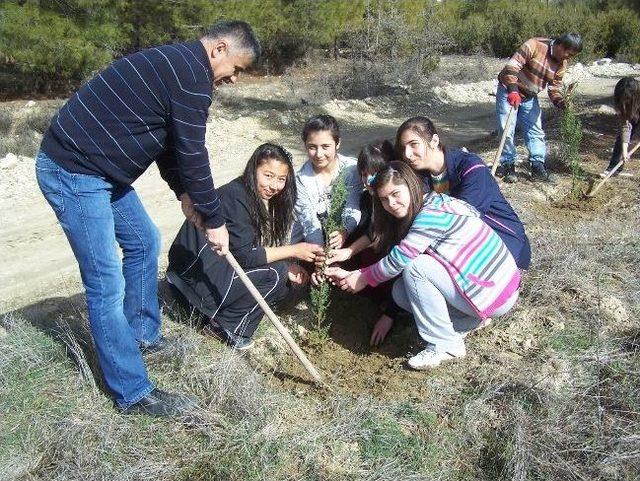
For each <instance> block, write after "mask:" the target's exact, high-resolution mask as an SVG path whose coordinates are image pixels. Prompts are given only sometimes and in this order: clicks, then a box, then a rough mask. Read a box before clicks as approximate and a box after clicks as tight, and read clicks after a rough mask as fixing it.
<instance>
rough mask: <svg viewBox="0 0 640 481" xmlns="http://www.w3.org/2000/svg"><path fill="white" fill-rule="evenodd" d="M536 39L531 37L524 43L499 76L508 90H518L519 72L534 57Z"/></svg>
mask: <svg viewBox="0 0 640 481" xmlns="http://www.w3.org/2000/svg"><path fill="white" fill-rule="evenodd" d="M533 51H534V40H533V39H529V40H527V41H526V42H525V43H523V44H522V45H521V46H520V48H519V49H518V50H517V51H516V53H514V54H513V55H512V56H511V58H510V59H509V61H508V62H507V64H506V65H505V66H504V68H503V69H502V71H501V72H500V74H499V75H498V78H499V79H500V82H502V83H503V84H504V86H505V87H506V88H507V92H517V91H518V73H520V70H522V68H523V67H524V66H525V65H526V64H527V62H528V61H529V60H531V58H533Z"/></svg>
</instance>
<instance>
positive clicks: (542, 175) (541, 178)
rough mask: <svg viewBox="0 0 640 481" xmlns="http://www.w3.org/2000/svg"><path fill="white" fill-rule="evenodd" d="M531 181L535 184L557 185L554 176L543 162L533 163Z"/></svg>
mask: <svg viewBox="0 0 640 481" xmlns="http://www.w3.org/2000/svg"><path fill="white" fill-rule="evenodd" d="M531 180H532V181H533V182H547V183H549V184H555V183H556V182H555V179H554V178H553V176H552V175H551V174H550V173H549V172H547V169H545V167H544V163H543V162H531Z"/></svg>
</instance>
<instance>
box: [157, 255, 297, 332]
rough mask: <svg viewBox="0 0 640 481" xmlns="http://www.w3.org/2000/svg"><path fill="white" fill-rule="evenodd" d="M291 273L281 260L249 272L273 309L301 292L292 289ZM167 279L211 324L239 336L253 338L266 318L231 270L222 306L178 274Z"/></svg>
mask: <svg viewBox="0 0 640 481" xmlns="http://www.w3.org/2000/svg"><path fill="white" fill-rule="evenodd" d="M287 271H288V263H287V262H283V261H280V262H273V263H271V264H268V265H265V266H260V267H256V268H251V269H247V270H245V273H246V274H247V276H248V277H249V279H250V280H251V282H252V283H253V285H254V286H255V287H256V289H257V290H258V292H259V293H260V294H261V295H262V297H264V299H265V300H266V301H267V304H269V307H272V308H273V307H275V306H276V305H277V304H281V303H283V302H284V301H285V299H289V298H291V297H292V296H294V295H295V293H296V292H297V291H298V289H296V288H293V287H291V284H290V283H289V278H288V276H287ZM167 279H168V281H169V283H170V284H171V285H173V287H174V288H176V289H177V290H178V291H179V292H180V293H181V294H182V295H183V296H184V297H185V298H186V300H187V302H188V303H189V305H190V306H191V307H193V308H195V309H196V310H197V311H199V312H201V313H202V314H203V315H204V316H205V317H206V319H208V320H209V321H210V322H211V321H214V322H216V323H217V324H219V325H220V326H221V327H223V328H225V329H226V330H227V331H229V332H232V333H233V334H236V335H238V336H244V337H251V336H253V333H254V332H255V331H256V329H257V328H258V325H259V324H260V320H261V319H262V316H263V315H264V312H263V310H262V308H261V307H260V306H259V305H258V302H257V301H256V300H255V299H254V298H253V296H252V295H251V293H250V292H249V290H248V289H247V288H246V287H245V285H244V283H243V282H242V280H241V279H240V278H239V277H238V276H237V275H236V273H235V272H234V271H233V270H232V269H231V268H229V270H228V275H227V279H228V280H227V281H225V284H224V286H221V288H220V292H221V295H222V299H221V300H220V302H219V304H218V305H213V304H211V303H209V302H208V299H207V298H204V297H203V296H201V295H199V294H198V293H197V292H196V291H195V290H194V289H193V288H192V287H191V286H190V285H189V284H188V283H186V282H185V281H184V280H183V279H181V278H180V277H179V276H178V275H176V274H175V273H173V272H167Z"/></svg>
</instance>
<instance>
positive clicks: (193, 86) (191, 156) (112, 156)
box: [41, 41, 224, 227]
mask: <svg viewBox="0 0 640 481" xmlns="http://www.w3.org/2000/svg"><path fill="white" fill-rule="evenodd" d="M212 91H213V72H212V70H211V65H210V63H209V59H208V58H207V54H206V51H205V49H204V47H203V45H202V43H200V41H193V42H187V43H181V44H173V45H163V46H161V47H156V48H150V49H147V50H143V51H141V52H137V53H134V54H132V55H129V56H127V57H124V58H122V59H119V60H117V61H115V62H114V63H112V64H111V65H110V66H109V67H107V68H106V69H105V70H104V71H102V72H100V73H99V74H98V75H96V76H95V77H94V78H93V79H91V80H90V81H89V82H88V83H87V84H86V85H84V87H82V88H81V89H80V90H79V91H78V92H76V94H74V95H73V96H72V97H71V98H70V99H69V100H68V101H67V103H66V104H65V105H64V106H63V107H62V108H61V109H60V111H59V112H58V113H57V114H56V116H55V117H54V118H53V119H52V121H51V125H50V127H49V130H48V131H47V132H46V134H45V136H44V139H43V141H42V146H41V149H42V150H43V151H44V152H45V153H46V154H47V155H49V157H51V158H52V159H53V160H54V161H55V162H57V163H58V164H59V165H61V166H62V167H63V168H65V169H66V170H69V171H70V172H77V173H83V174H90V175H99V176H102V177H106V178H107V179H110V180H112V181H114V182H117V183H121V184H131V183H133V182H134V181H135V180H136V179H137V178H138V177H139V176H140V175H141V174H142V173H143V172H144V171H145V170H146V169H147V168H148V167H149V166H150V165H151V163H153V162H156V163H157V164H158V167H159V169H160V173H161V174H162V177H163V178H164V179H165V180H166V181H167V183H168V184H169V186H170V187H171V189H172V190H173V191H174V192H175V193H176V196H179V195H180V194H182V193H184V192H187V193H188V194H189V196H190V197H191V199H192V201H193V202H194V204H195V206H196V209H197V210H198V211H199V212H200V213H201V214H202V216H203V219H204V220H205V224H206V225H207V226H210V227H217V226H220V225H222V224H223V223H224V220H223V218H222V215H221V213H220V209H219V206H220V201H219V199H218V196H217V194H216V191H215V187H214V185H213V178H212V176H211V167H210V165H209V155H208V152H207V149H206V147H205V133H206V121H207V116H208V113H209V107H210V105H211V94H212Z"/></svg>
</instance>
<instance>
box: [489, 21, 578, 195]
mask: <svg viewBox="0 0 640 481" xmlns="http://www.w3.org/2000/svg"><path fill="white" fill-rule="evenodd" d="M580 51H582V38H581V37H580V35H578V34H576V33H565V34H564V35H561V36H560V37H557V38H530V39H529V40H527V41H526V42H525V43H524V44H522V46H521V47H520V48H519V49H518V51H517V52H516V53H514V54H513V56H512V57H511V58H510V59H509V61H508V62H507V64H506V65H505V66H504V68H503V69H502V71H501V72H500V74H498V90H497V92H496V113H497V116H498V134H499V135H500V136H502V133H503V132H504V129H505V124H506V121H507V116H508V114H509V111H510V110H511V108H514V109H516V112H514V114H515V121H513V120H512V121H511V123H510V125H509V129H508V134H507V138H506V140H505V143H504V149H503V151H502V155H501V157H500V164H501V166H502V177H503V180H504V181H505V182H517V180H518V178H517V177H516V170H515V162H516V148H515V144H514V135H515V130H516V125H518V126H520V130H521V131H522V135H523V137H524V142H525V145H526V146H527V150H528V151H529V164H530V168H531V180H533V181H539V182H553V179H552V178H551V176H550V175H549V173H548V172H547V169H546V167H545V154H546V145H545V139H544V131H543V130H542V110H541V109H540V104H539V102H538V94H539V93H540V92H541V91H542V90H544V89H545V88H547V87H548V89H547V90H548V93H549V99H550V100H551V103H553V105H555V106H556V107H558V108H559V109H564V108H565V107H566V103H565V99H564V98H563V96H562V92H561V88H562V80H563V77H564V74H565V72H566V70H567V63H568V61H569V59H571V58H572V57H574V56H576V55H577V54H578V53H580Z"/></svg>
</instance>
